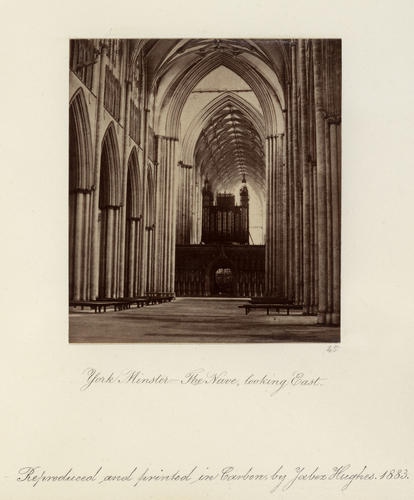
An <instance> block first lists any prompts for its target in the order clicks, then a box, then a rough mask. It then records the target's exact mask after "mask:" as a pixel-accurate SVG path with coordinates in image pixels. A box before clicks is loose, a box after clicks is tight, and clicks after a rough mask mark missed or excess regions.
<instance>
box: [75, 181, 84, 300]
mask: <svg viewBox="0 0 414 500" xmlns="http://www.w3.org/2000/svg"><path fill="white" fill-rule="evenodd" d="M75 199H76V205H75V206H76V215H75V252H74V262H73V263H74V272H73V298H74V300H80V298H81V289H82V247H83V227H84V226H83V218H84V215H83V210H84V194H83V190H77V191H76V194H75Z"/></svg>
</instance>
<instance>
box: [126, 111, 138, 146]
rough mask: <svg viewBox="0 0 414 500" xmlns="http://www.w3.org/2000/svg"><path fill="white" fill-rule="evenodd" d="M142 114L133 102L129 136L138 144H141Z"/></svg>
mask: <svg viewBox="0 0 414 500" xmlns="http://www.w3.org/2000/svg"><path fill="white" fill-rule="evenodd" d="M139 132H140V112H139V109H138V107H137V106H136V105H135V104H134V103H133V102H131V108H130V117H129V136H130V137H131V139H132V140H133V141H135V142H136V143H137V144H139V143H140V139H139Z"/></svg>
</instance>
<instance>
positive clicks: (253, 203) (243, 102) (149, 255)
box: [68, 38, 341, 343]
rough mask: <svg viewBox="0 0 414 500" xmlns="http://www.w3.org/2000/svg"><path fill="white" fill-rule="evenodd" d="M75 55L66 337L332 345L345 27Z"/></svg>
mask: <svg viewBox="0 0 414 500" xmlns="http://www.w3.org/2000/svg"><path fill="white" fill-rule="evenodd" d="M69 51H70V57H69V60H70V72H69V90H70V96H69V98H70V100H69V120H68V125H69V127H68V128H69V252H68V255H69V266H68V268H69V269H68V270H69V280H68V283H69V341H70V342H71V343H80V342H84V343H95V342H98V343H99V342H103V343H117V342H122V343H125V342H127V343H135V342H144V343H146V342H148V343H171V342H173V343H176V342H184V343H193V342H196V343H197V342H212V343H266V342H267V343H271V342H329V343H332V342H334V343H336V342H340V302H341V295H340V282H341V276H340V268H341V243H340V242H341V40H340V39H301V38H299V39H297V38H290V39H231V38H224V39H213V38H211V39H210V38H199V39H197V38H195V39H71V40H70V47H69Z"/></svg>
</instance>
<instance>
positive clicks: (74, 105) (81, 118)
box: [69, 88, 93, 300]
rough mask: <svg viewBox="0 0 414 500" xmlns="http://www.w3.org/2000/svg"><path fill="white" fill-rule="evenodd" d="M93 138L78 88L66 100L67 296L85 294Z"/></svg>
mask: <svg viewBox="0 0 414 500" xmlns="http://www.w3.org/2000/svg"><path fill="white" fill-rule="evenodd" d="M92 183H93V166H92V141H91V128H90V122H89V113H88V108H87V105H86V101H85V95H84V92H83V90H82V89H81V88H79V89H78V90H77V91H76V92H75V94H74V96H73V98H72V99H71V101H70V104H69V298H70V300H81V299H83V300H85V299H87V298H88V283H89V279H88V266H89V259H90V255H89V238H90V226H91V214H90V202H91V191H92Z"/></svg>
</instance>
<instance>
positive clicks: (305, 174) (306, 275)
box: [299, 40, 311, 314]
mask: <svg viewBox="0 0 414 500" xmlns="http://www.w3.org/2000/svg"><path fill="white" fill-rule="evenodd" d="M299 84H300V134H301V164H302V196H303V201H302V207H303V208H302V209H303V214H302V221H303V222H302V225H303V310H304V312H305V314H309V312H310V288H311V270H310V253H311V248H310V224H311V220H310V197H311V193H310V175H311V170H310V165H309V137H308V128H309V119H308V99H307V75H306V48H305V41H304V40H299Z"/></svg>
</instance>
